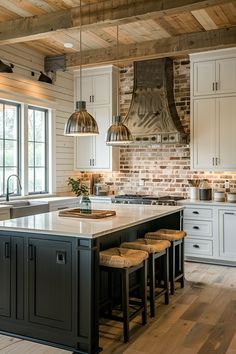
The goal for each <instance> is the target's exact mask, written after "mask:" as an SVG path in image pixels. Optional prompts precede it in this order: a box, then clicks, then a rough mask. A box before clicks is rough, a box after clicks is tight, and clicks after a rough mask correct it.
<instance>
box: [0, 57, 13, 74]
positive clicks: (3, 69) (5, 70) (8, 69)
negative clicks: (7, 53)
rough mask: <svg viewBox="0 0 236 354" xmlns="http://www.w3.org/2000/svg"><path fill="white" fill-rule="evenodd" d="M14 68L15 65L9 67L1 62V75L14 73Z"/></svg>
mask: <svg viewBox="0 0 236 354" xmlns="http://www.w3.org/2000/svg"><path fill="white" fill-rule="evenodd" d="M12 68H14V65H12V64H10V65H7V64H5V63H3V61H2V60H0V73H13V70H12Z"/></svg>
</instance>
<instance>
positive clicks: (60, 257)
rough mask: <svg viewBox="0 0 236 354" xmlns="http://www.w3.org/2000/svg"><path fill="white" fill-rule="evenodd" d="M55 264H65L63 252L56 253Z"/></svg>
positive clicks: (64, 253)
mask: <svg viewBox="0 0 236 354" xmlns="http://www.w3.org/2000/svg"><path fill="white" fill-rule="evenodd" d="M56 263H57V264H66V252H63V251H57V252H56Z"/></svg>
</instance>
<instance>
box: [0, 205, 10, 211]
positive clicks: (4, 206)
mask: <svg viewBox="0 0 236 354" xmlns="http://www.w3.org/2000/svg"><path fill="white" fill-rule="evenodd" d="M11 207H12V206H11V205H6V204H0V209H1V210H4V209H11Z"/></svg>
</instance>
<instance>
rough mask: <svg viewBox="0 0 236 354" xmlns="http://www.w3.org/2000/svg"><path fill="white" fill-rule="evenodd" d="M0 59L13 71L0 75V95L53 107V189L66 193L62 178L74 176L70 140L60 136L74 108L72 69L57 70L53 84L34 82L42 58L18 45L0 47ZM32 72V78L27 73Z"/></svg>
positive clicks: (65, 185) (40, 69)
mask: <svg viewBox="0 0 236 354" xmlns="http://www.w3.org/2000/svg"><path fill="white" fill-rule="evenodd" d="M0 59H1V60H3V61H4V62H5V63H6V64H9V63H13V64H14V65H15V68H14V69H13V70H14V73H13V74H0V98H4V99H7V98H8V99H12V100H14V99H15V100H16V101H23V100H24V102H25V103H31V104H32V103H34V104H36V103H38V105H41V106H44V107H49V108H53V112H54V115H53V118H54V119H55V122H54V127H55V128H54V129H55V132H54V133H55V134H54V135H55V139H54V144H53V150H54V156H55V158H54V159H53V160H54V161H53V162H54V172H55V173H54V174H55V176H54V177H55V178H54V184H53V185H54V187H53V192H56V193H57V194H63V193H67V192H68V190H69V189H68V187H67V184H66V180H67V178H68V176H71V175H74V174H75V172H74V140H73V138H70V137H66V136H64V135H63V130H64V124H65V122H66V120H67V118H68V117H69V116H70V114H71V113H72V112H73V111H74V84H73V73H72V72H57V73H56V80H55V84H53V85H50V84H46V83H42V82H38V81H37V78H38V76H39V71H43V66H44V57H43V56H42V55H40V54H38V53H37V52H35V51H33V50H32V49H30V48H28V47H27V46H25V45H22V44H16V45H7V46H2V47H0ZM32 71H35V77H32V76H31V72H32Z"/></svg>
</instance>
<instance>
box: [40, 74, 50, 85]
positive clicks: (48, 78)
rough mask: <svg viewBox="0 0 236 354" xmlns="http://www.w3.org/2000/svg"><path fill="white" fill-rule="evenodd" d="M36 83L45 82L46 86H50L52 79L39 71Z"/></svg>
mask: <svg viewBox="0 0 236 354" xmlns="http://www.w3.org/2000/svg"><path fill="white" fill-rule="evenodd" d="M38 81H41V82H47V83H48V84H52V79H51V78H50V77H49V76H47V75H45V74H44V73H43V72H42V71H40V76H39V78H38Z"/></svg>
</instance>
